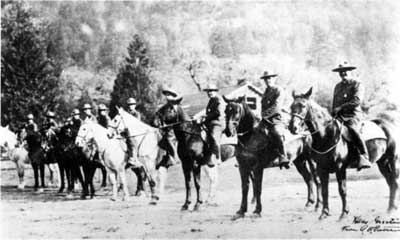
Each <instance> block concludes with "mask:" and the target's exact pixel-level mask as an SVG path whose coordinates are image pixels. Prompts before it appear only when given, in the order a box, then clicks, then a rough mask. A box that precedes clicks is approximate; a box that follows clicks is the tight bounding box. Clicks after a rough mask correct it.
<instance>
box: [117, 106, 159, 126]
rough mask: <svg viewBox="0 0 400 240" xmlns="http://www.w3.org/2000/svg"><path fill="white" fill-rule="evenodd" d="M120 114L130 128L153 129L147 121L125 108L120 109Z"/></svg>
mask: <svg viewBox="0 0 400 240" xmlns="http://www.w3.org/2000/svg"><path fill="white" fill-rule="evenodd" d="M119 114H120V115H121V117H122V118H123V119H124V122H125V124H126V125H127V127H129V128H135V129H141V130H149V129H153V127H151V126H150V125H147V124H146V123H144V122H142V121H140V120H139V119H137V118H136V117H134V116H132V115H131V114H129V113H128V112H126V111H125V110H124V109H122V108H121V109H120V111H119Z"/></svg>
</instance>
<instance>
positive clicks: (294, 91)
mask: <svg viewBox="0 0 400 240" xmlns="http://www.w3.org/2000/svg"><path fill="white" fill-rule="evenodd" d="M292 97H293V98H296V97H297V94H296V90H293V91H292Z"/></svg>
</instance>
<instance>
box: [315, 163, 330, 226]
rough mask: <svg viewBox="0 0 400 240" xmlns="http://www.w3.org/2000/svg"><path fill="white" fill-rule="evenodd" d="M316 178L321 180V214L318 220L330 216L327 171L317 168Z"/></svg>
mask: <svg viewBox="0 0 400 240" xmlns="http://www.w3.org/2000/svg"><path fill="white" fill-rule="evenodd" d="M317 171H318V176H319V178H320V179H321V190H322V213H321V215H320V217H319V219H320V220H322V219H325V218H327V217H328V216H330V214H329V171H328V170H326V169H323V168H321V167H318V169H317Z"/></svg>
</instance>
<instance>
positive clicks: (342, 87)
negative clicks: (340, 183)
mask: <svg viewBox="0 0 400 240" xmlns="http://www.w3.org/2000/svg"><path fill="white" fill-rule="evenodd" d="M354 69H356V67H353V66H350V65H349V64H348V63H347V62H344V63H343V64H339V66H338V67H337V68H335V69H333V70H332V71H333V72H337V73H339V77H340V78H341V80H342V81H341V82H339V83H338V84H336V86H335V90H334V93H333V105H332V115H333V117H335V118H337V119H339V120H340V121H341V122H342V123H343V124H344V125H345V126H347V128H348V130H349V133H350V135H351V138H352V142H353V144H354V145H355V147H356V148H357V150H358V156H359V158H358V170H361V169H363V168H370V167H371V163H370V162H369V160H368V155H367V147H366V145H365V142H364V141H363V140H362V139H361V137H360V134H359V133H358V131H359V130H358V128H359V123H360V121H361V114H362V112H361V101H362V98H363V94H364V88H363V86H362V84H361V83H360V82H359V81H357V80H355V79H353V78H352V77H351V71H352V70H354Z"/></svg>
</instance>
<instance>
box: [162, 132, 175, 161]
mask: <svg viewBox="0 0 400 240" xmlns="http://www.w3.org/2000/svg"><path fill="white" fill-rule="evenodd" d="M159 146H160V147H161V148H162V149H164V150H165V151H167V153H168V154H169V155H171V156H172V157H173V158H177V157H178V141H177V139H176V137H175V133H174V130H173V129H172V128H171V129H168V130H167V129H165V130H164V133H163V137H162V139H161V141H160V143H159Z"/></svg>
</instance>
